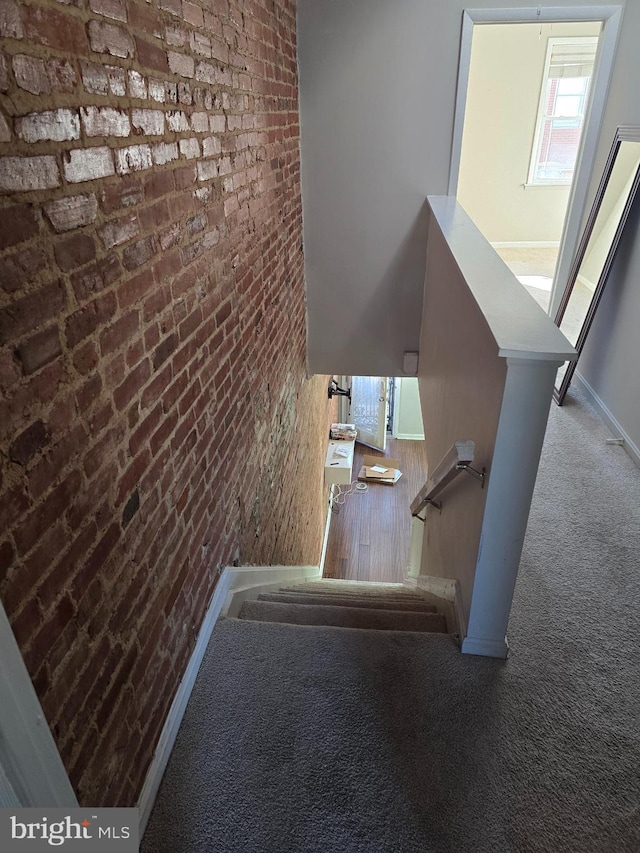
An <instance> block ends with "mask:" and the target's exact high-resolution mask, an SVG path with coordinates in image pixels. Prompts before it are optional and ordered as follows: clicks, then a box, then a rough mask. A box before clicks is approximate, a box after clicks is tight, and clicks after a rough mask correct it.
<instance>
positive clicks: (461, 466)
mask: <svg viewBox="0 0 640 853" xmlns="http://www.w3.org/2000/svg"><path fill="white" fill-rule="evenodd" d="M456 468H457V470H458V471H466V472H467V474H471V476H472V477H475V478H476V480H480V483H481V486H480V488H481V489H484V481H485V478H486V476H487V469H486V468H483V469H482V471H477V470H476V469H475V468H472V467H471V465H469V463H468V462H458V464H457V465H456Z"/></svg>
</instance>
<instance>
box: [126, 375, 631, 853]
mask: <svg viewBox="0 0 640 853" xmlns="http://www.w3.org/2000/svg"><path fill="white" fill-rule="evenodd" d="M609 437H610V434H609V432H608V431H607V430H606V428H605V427H604V426H603V425H602V423H601V422H600V421H599V419H598V418H597V416H596V414H595V413H594V411H593V410H592V409H591V408H590V407H589V405H588V404H587V403H586V402H585V401H584V400H583V399H581V398H579V397H578V396H577V395H576V394H575V392H572V393H571V395H570V396H569V397H568V398H567V401H566V404H565V406H564V407H562V408H561V409H558V408H557V407H556V406H555V405H554V406H553V407H552V411H551V417H550V423H549V428H548V431H547V438H546V441H545V447H544V451H543V459H542V465H541V469H540V474H539V477H538V482H537V485H536V491H535V495H534V502H533V506H532V511H531V518H530V523H529V528H528V532H527V537H526V541H525V547H524V552H523V556H522V563H521V568H520V575H519V579H518V585H517V589H516V594H515V599H514V606H513V611H512V618H511V622H510V625H509V641H510V645H511V649H512V652H511V655H510V658H509V659H508V660H507V661H504V662H503V661H497V660H491V659H486V658H479V657H469V656H463V655H461V654H460V653H459V651H458V649H457V647H456V646H455V644H454V643H453V641H452V640H450V639H449V638H448V637H447V636H438V635H421V634H414V633H406V634H400V633H395V632H383V631H358V630H351V629H344V628H318V627H311V626H297V625H281V624H273V623H253V622H250V621H241V620H224V621H222V622H220V623H219V624H218V625H217V626H216V629H215V631H214V634H213V637H212V640H211V643H210V645H209V648H208V651H207V654H206V657H205V660H204V663H203V665H202V668H201V671H200V674H199V676H198V679H197V682H196V686H195V688H194V691H193V694H192V697H191V700H190V702H189V706H188V708H187V711H186V714H185V717H184V721H183V724H182V726H181V729H180V733H179V735H178V739H177V741H176V745H175V748H174V751H173V754H172V756H171V759H170V762H169V765H168V768H167V771H166V773H165V777H164V780H163V782H162V786H161V789H160V792H159V795H158V798H157V800H156V805H155V808H154V811H153V814H152V816H151V819H150V822H149V826H148V829H147V832H146V834H145V837H144V840H143V844H142V851H143V853H165V851H166V853H169V851H170V853H200V851H210V853H236V851H238V853H284V852H285V851H286V853H320V851H325V852H326V851H329V853H365V851H366V853H392V851H394V853H395V851H399V853H454V851H455V853H542V851H544V853H637V851H639V850H640V725H639V723H640V654H639V653H638V649H639V648H640V618H639V617H638V612H637V603H638V601H640V571H638V568H639V566H640V525H639V523H638V521H639V515H640V509H639V508H640V472H639V471H638V469H637V468H636V467H635V466H634V465H633V463H632V462H631V460H630V459H629V458H628V457H627V455H626V454H625V453H624V451H623V450H622V449H621V448H619V447H615V446H608V445H606V444H605V440H606V438H609Z"/></svg>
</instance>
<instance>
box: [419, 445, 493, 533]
mask: <svg viewBox="0 0 640 853" xmlns="http://www.w3.org/2000/svg"><path fill="white" fill-rule="evenodd" d="M475 450H476V445H475V442H474V441H456V442H454V443H453V444H452V445H451V447H450V448H449V450H448V451H447V452H446V453H445V455H444V456H443V457H442V459H441V460H440V462H439V463H438V464H437V465H436V469H435V471H434V472H433V474H432V475H431V476H430V477H429V479H428V480H427V482H426V483H425V484H424V486H423V487H422V488H421V489H420V491H419V492H418V494H417V495H416V496H415V498H414V499H413V501H412V502H411V515H412V516H414V517H416V518H420V520H421V521H422V520H423V519H422V518H421V517H420V515H419V513H420V512H422V510H423V509H424V508H425V506H427V504H431V506H434V507H435V508H436V509H438V510H439V509H441V504H438V503H436V501H435V498H436V497H437V496H438V495H439V494H440V492H442V491H443V490H444V489H446V487H447V486H448V485H449V483H450V482H451V481H452V480H454V479H455V478H456V477H457V476H458V474H459V473H460V472H461V471H467V472H468V473H469V474H472V475H473V476H474V477H477V478H478V479H479V480H480V481H481V483H482V486H483V487H484V479H485V476H486V475H485V472H484V469H483V470H482V471H476V469H475V468H472V467H471V463H472V462H473V457H474V454H475Z"/></svg>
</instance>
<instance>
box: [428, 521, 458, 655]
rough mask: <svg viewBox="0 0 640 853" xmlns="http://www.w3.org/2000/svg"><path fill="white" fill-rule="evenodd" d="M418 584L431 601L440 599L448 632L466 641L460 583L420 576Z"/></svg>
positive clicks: (452, 579)
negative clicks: (444, 604) (444, 603)
mask: <svg viewBox="0 0 640 853" xmlns="http://www.w3.org/2000/svg"><path fill="white" fill-rule="evenodd" d="M423 529H424V527H423ZM416 584H417V586H418V589H419V590H420V591H421V592H423V593H425V594H426V595H427V597H428V598H429V600H432V599H438V602H439V607H440V610H441V612H445V611H446V617H447V630H448V632H449V633H450V634H457V635H458V636H459V637H460V638H461V639H464V637H465V636H466V634H467V622H466V619H465V617H464V607H463V606H462V594H461V592H460V582H459V581H458V580H455V579H454V578H437V577H432V576H430V575H420V576H419V577H417V578H416ZM441 602H446V605H447V606H446V607H445V606H443V604H442V603H441ZM452 623H453V624H452Z"/></svg>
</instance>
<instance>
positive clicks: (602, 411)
mask: <svg viewBox="0 0 640 853" xmlns="http://www.w3.org/2000/svg"><path fill="white" fill-rule="evenodd" d="M573 381H574V382H576V384H577V385H579V386H580V388H581V389H582V391H583V392H584V393H585V396H586V397H587V399H588V400H589V402H590V403H591V405H592V406H594V408H596V409H597V410H598V414H599V415H600V417H601V418H602V420H603V421H604V422H605V424H606V425H607V427H608V428H609V429H610V430H611V432H612V433H613V435H615V436H616V438H622V439H623V442H624V443H623V445H622V447H623V448H624V449H625V450H626V452H627V453H628V454H629V456H630V457H631V458H632V459H633V461H634V462H635V463H636V465H638V466H639V467H640V448H639V447H638V445H637V444H635V442H634V441H633V440H632V439H631V437H630V436H629V434H628V433H627V432H626V430H624V429H623V428H622V426H621V425H620V423H619V422H618V420H617V419H616V418H615V417H614V415H613V414H612V413H611V412H610V411H609V409H608V408H607V406H606V405H605V404H604V403H603V402H602V400H601V399H600V397H599V396H598V394H597V393H596V392H595V391H594V390H593V388H592V387H591V385H590V384H589V383H588V382H587V380H586V379H585V378H584V376H582V375H581V374H580V373H578V371H576V372H575V373H574V374H573Z"/></svg>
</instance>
